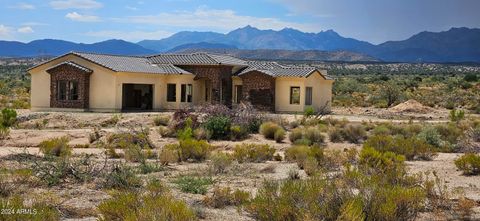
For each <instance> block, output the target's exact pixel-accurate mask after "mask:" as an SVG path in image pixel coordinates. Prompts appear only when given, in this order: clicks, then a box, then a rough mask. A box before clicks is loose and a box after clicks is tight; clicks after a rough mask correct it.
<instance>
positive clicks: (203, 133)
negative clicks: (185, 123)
mask: <svg viewBox="0 0 480 221" xmlns="http://www.w3.org/2000/svg"><path fill="white" fill-rule="evenodd" d="M193 137H194V138H195V139H196V140H210V138H211V137H212V135H211V133H210V131H208V130H206V129H205V128H203V127H199V128H197V129H195V130H193Z"/></svg>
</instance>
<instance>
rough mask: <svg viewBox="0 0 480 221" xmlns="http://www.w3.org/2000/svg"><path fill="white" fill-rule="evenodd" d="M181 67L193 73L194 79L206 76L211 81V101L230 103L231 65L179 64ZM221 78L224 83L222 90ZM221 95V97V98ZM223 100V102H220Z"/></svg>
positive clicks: (228, 104)
mask: <svg viewBox="0 0 480 221" xmlns="http://www.w3.org/2000/svg"><path fill="white" fill-rule="evenodd" d="M181 68H182V69H184V70H186V71H188V72H190V73H193V74H194V75H195V79H202V78H206V79H208V80H210V81H211V87H212V92H211V100H212V103H224V104H225V105H227V106H230V105H231V101H232V68H233V67H232V66H223V65H221V66H208V65H202V66H200V65H195V66H193V65H188V66H181ZM222 80H223V81H224V82H225V83H226V85H225V86H224V88H225V89H224V90H223V91H222ZM222 97H223V99H221V98H222ZM221 100H223V101H224V102H222V101H221Z"/></svg>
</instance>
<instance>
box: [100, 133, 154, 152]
mask: <svg viewBox="0 0 480 221" xmlns="http://www.w3.org/2000/svg"><path fill="white" fill-rule="evenodd" d="M107 144H108V145H109V146H113V147H114V148H117V149H118V148H119V149H124V148H127V147H129V146H130V145H132V144H134V145H138V146H140V147H141V148H154V147H155V146H154V145H153V144H152V141H151V140H150V138H149V137H148V129H142V130H138V131H136V130H132V131H128V132H120V133H114V134H110V135H109V136H108V137H107Z"/></svg>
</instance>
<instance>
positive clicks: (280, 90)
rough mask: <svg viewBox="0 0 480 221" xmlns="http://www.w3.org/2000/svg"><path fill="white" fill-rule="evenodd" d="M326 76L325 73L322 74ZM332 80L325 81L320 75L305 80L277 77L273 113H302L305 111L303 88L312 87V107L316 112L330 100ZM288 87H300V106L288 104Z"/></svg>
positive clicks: (313, 74) (313, 75)
mask: <svg viewBox="0 0 480 221" xmlns="http://www.w3.org/2000/svg"><path fill="white" fill-rule="evenodd" d="M324 74H326V73H324ZM332 83H333V81H332V80H325V79H324V78H323V77H322V76H321V74H320V73H318V72H316V73H312V74H311V75H310V76H308V77H307V78H297V77H295V78H294V77H278V78H276V80H275V111H276V112H302V111H304V110H305V107H306V106H305V88H306V87H312V105H311V106H312V107H314V108H315V109H316V110H318V109H319V108H321V107H322V106H323V105H325V103H326V102H328V103H329V107H328V109H330V104H331V99H332ZM290 87H300V104H299V105H298V104H290Z"/></svg>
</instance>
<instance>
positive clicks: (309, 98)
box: [305, 87, 312, 105]
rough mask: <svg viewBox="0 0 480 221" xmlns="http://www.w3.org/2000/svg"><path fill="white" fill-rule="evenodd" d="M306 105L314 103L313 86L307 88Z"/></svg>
mask: <svg viewBox="0 0 480 221" xmlns="http://www.w3.org/2000/svg"><path fill="white" fill-rule="evenodd" d="M305 105H312V87H306V88H305Z"/></svg>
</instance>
